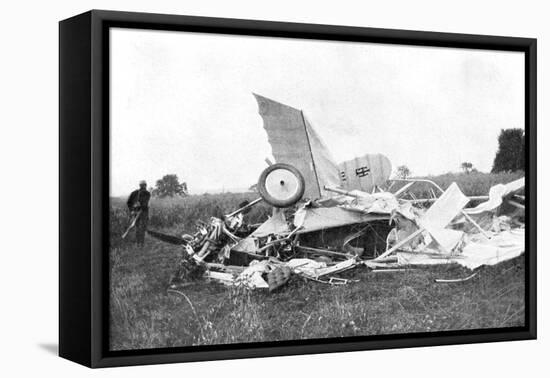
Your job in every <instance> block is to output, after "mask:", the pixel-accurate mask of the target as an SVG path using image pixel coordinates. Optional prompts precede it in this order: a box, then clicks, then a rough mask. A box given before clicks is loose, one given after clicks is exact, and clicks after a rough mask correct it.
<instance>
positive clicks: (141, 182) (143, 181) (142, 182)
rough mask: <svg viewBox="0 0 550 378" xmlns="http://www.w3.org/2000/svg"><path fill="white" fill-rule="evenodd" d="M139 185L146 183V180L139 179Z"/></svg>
mask: <svg viewBox="0 0 550 378" xmlns="http://www.w3.org/2000/svg"><path fill="white" fill-rule="evenodd" d="M139 185H147V181H145V180H141V181H140V182H139Z"/></svg>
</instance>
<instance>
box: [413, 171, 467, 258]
mask: <svg viewBox="0 0 550 378" xmlns="http://www.w3.org/2000/svg"><path fill="white" fill-rule="evenodd" d="M468 202H469V199H468V197H466V196H465V195H464V194H463V193H462V191H461V190H460V188H459V187H458V185H457V184H456V183H455V182H453V183H452V184H451V185H450V186H449V187H448V188H447V190H445V192H444V193H443V194H442V195H441V197H439V198H438V199H437V201H435V202H434V204H433V205H432V206H431V207H430V208H429V209H428V210H427V211H426V212H425V213H424V215H423V216H422V217H421V218H420V219H419V220H418V223H419V225H420V226H421V227H422V228H424V229H425V230H426V231H428V233H429V234H430V236H431V237H432V238H433V239H434V240H435V241H436V242H437V243H438V244H439V245H440V246H441V248H442V249H443V251H444V252H447V253H450V252H451V251H452V249H453V248H454V247H455V246H456V245H457V243H458V242H459V241H460V239H461V237H462V232H460V231H454V230H446V229H445V227H446V226H447V225H448V224H449V223H451V221H452V220H453V219H454V218H455V217H456V216H457V215H459V214H460V213H461V211H462V209H463V208H464V206H466V204H467V203H468Z"/></svg>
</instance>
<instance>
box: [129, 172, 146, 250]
mask: <svg viewBox="0 0 550 378" xmlns="http://www.w3.org/2000/svg"><path fill="white" fill-rule="evenodd" d="M150 199H151V193H149V191H148V190H147V183H146V182H145V180H141V181H140V182H139V189H137V190H134V191H133V192H132V193H131V194H130V197H128V201H127V202H126V205H128V210H130V213H131V214H132V216H133V217H135V216H137V220H136V243H137V245H138V246H139V247H143V243H144V242H145V231H146V230H147V223H148V222H149V200H150Z"/></svg>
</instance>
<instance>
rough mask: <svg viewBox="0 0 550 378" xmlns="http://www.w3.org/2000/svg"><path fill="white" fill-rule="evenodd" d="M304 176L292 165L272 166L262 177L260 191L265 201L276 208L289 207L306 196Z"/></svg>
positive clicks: (259, 184) (259, 185)
mask: <svg viewBox="0 0 550 378" xmlns="http://www.w3.org/2000/svg"><path fill="white" fill-rule="evenodd" d="M305 189H306V183H305V180H304V176H302V174H301V173H300V171H298V170H297V169H296V168H295V167H293V166H292V165H290V164H283V163H277V164H273V165H270V166H269V167H267V168H266V169H264V171H263V172H262V174H261V175H260V178H259V180H258V191H259V192H260V196H262V198H263V200H264V201H265V202H267V203H268V204H270V205H271V206H274V207H279V208H281V207H289V206H292V205H294V204H295V203H296V202H298V201H299V200H300V199H301V198H302V196H303V195H304V191H305Z"/></svg>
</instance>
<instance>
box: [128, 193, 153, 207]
mask: <svg viewBox="0 0 550 378" xmlns="http://www.w3.org/2000/svg"><path fill="white" fill-rule="evenodd" d="M150 199H151V193H149V192H148V191H147V190H146V189H137V190H134V191H133V192H132V193H131V194H130V197H128V201H126V205H128V209H130V210H134V209H135V208H136V206H135V205H138V209H139V210H142V211H147V210H149V200H150Z"/></svg>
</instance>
